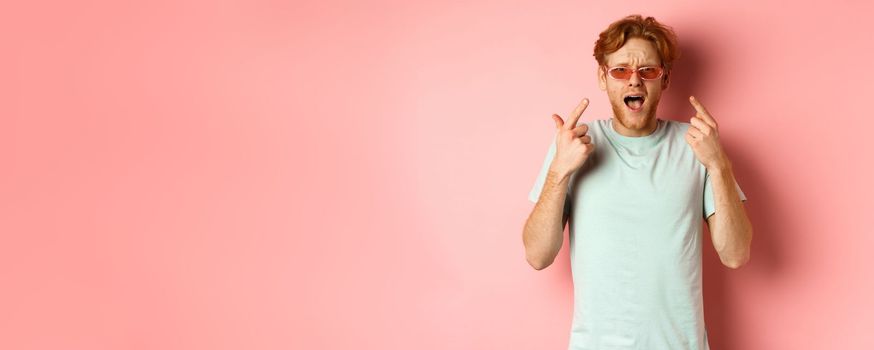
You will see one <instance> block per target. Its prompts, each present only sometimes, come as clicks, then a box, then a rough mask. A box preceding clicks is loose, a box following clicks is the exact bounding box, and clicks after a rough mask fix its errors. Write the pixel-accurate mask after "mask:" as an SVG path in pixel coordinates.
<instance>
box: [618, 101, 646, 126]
mask: <svg viewBox="0 0 874 350" xmlns="http://www.w3.org/2000/svg"><path fill="white" fill-rule="evenodd" d="M617 109H618V110H617ZM613 115H615V116H616V119H617V121H618V122H619V123H620V124H622V126H624V127H625V128H627V129H632V130H645V129H647V125H649V122H650V120H652V118H653V113H652V112H651V111H650V109H649V108H646V107H645V108H644V109H643V110H642V111H641V113H634V114H632V113H630V112H629V111H628V110H627V109H626V107H625V104H622V105H620V106H618V108H617V106H613Z"/></svg>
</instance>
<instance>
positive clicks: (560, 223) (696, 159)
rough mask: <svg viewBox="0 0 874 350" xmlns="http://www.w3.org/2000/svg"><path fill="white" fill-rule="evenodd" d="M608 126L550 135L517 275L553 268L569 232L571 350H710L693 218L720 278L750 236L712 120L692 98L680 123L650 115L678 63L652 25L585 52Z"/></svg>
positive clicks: (600, 123)
mask: <svg viewBox="0 0 874 350" xmlns="http://www.w3.org/2000/svg"><path fill="white" fill-rule="evenodd" d="M594 56H595V58H596V60H597V61H598V63H599V68H598V85H599V87H600V89H601V90H603V91H606V92H607V97H608V98H609V100H610V105H611V107H612V109H613V118H610V119H602V120H594V121H592V122H591V123H589V124H588V125H587V124H581V125H577V121H578V120H579V118H580V116H581V115H582V113H583V111H585V109H586V107H587V106H588V104H589V101H588V99H583V100H582V102H580V104H579V105H578V106H577V107H576V109H575V110H574V111H573V113H572V114H571V115H570V117H568V120H567V122H565V121H564V120H563V119H562V118H561V117H560V116H558V115H553V116H552V117H553V120H554V121H555V126H556V129H557V130H556V135H555V138H554V139H553V142H552V143H551V145H550V147H549V151H548V152H547V156H546V159H545V161H544V163H543V166H542V168H541V171H540V174H539V176H538V178H537V181H536V182H535V184H534V187H533V188H532V189H531V192H530V193H529V199H530V200H531V201H533V202H535V203H536V204H535V206H534V209H533V210H532V212H531V215H530V216H529V217H528V220H527V221H526V223H525V228H524V232H523V243H524V245H525V252H526V258H527V260H528V263H529V264H531V266H532V267H534V268H535V269H537V270H541V269H544V268H546V267H547V266H549V265H550V264H552V262H553V261H554V259H555V256H556V254H557V253H558V251H559V249H560V248H561V245H562V236H563V231H564V225H565V224H566V223H569V225H570V226H569V232H570V234H569V239H568V240H569V243H570V260H571V270H572V275H573V283H574V313H573V324H572V326H571V334H570V346H569V348H570V349H647V350H652V349H709V345H708V342H707V332H706V330H705V327H704V311H703V298H702V294H701V291H702V288H701V241H702V226H703V223H702V221H703V220H702V218H706V219H707V225H708V226H709V228H710V232H711V238H712V241H713V245H714V248H715V249H716V251H717V253H718V254H719V258H720V259H721V260H722V263H723V264H725V265H726V266H728V267H730V268H733V269H736V268H738V267H740V266H741V265H743V264H745V263H746V262H747V261H748V260H749V255H750V253H749V250H750V241H751V238H752V226H751V224H750V222H749V219H748V218H747V215H746V213H745V209H744V206H743V201H745V200H746V196H745V195H744V193H743V192H742V191H741V189H740V186H739V185H738V184H737V183H736V182H735V178H734V175H733V173H732V166H731V162H729V160H728V157H727V156H726V154H725V152H724V151H723V149H722V147H721V145H720V140H719V133H718V126H717V123H716V120H715V119H714V117H713V115H711V114H710V113H709V112H708V111H707V109H705V108H704V106H703V105H702V104H701V102H700V101H698V100H697V99H695V98H694V97H690V98H689V101H690V103H691V105H692V107H694V110H695V111H696V114H695V115H694V116H693V117H691V119H690V120H689V123H685V122H677V121H671V120H664V119H659V118H657V117H656V109H657V108H658V103H659V100H660V98H661V95H662V92H663V91H664V90H665V89H667V87H668V84H669V82H670V79H669V77H670V73H671V66H672V63H673V61H674V60H675V59H676V58H677V57H678V56H679V52H678V49H677V39H676V35H675V34H674V32H673V31H672V30H671V28H670V27H667V26H664V25H662V24H661V23H659V22H657V21H656V20H655V19H654V18H652V17H647V18H645V19H644V18H642V17H641V16H637V15H635V16H629V17H626V18H624V19H621V20H619V21H617V22H614V23H613V24H611V25H610V26H609V27H608V28H607V29H606V30H605V31H604V32H602V33H601V34H600V37H599V39H598V40H597V41H596V43H595V54H594Z"/></svg>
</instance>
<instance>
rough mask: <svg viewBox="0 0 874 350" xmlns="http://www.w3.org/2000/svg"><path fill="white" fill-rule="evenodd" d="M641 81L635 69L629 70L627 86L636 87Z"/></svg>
mask: <svg viewBox="0 0 874 350" xmlns="http://www.w3.org/2000/svg"><path fill="white" fill-rule="evenodd" d="M642 83H643V80H642V79H640V75H638V72H637V71H632V72H631V77H629V78H628V86H631V87H637V86H640V84H642Z"/></svg>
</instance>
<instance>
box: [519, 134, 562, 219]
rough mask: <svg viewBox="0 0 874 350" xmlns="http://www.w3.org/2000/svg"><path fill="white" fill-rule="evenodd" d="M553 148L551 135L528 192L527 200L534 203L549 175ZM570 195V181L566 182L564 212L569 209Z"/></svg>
mask: <svg viewBox="0 0 874 350" xmlns="http://www.w3.org/2000/svg"><path fill="white" fill-rule="evenodd" d="M555 148H556V147H555V135H553V137H552V143H551V144H550V145H549V150H548V151H547V152H546V158H545V159H544V160H543V165H541V167H540V174H538V175H537V179H536V180H535V181H534V186H533V187H531V191H530V192H528V200H530V201H532V202H534V203H537V200H538V199H540V192H541V191H543V184H544V183H545V182H546V175H547V174H548V173H549V165H550V164H552V158H553V157H555ZM570 193H571V192H570V181H568V191H567V194H566V196H565V201H564V203H565V206H564V210H565V212H567V211H568V210H569V209H570V208H569V206H570Z"/></svg>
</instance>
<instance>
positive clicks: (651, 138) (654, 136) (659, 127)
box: [607, 118, 667, 145]
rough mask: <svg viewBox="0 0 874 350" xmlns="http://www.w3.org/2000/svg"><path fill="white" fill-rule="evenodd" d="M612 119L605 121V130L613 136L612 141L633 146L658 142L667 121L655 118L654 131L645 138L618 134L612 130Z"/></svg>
mask: <svg viewBox="0 0 874 350" xmlns="http://www.w3.org/2000/svg"><path fill="white" fill-rule="evenodd" d="M613 119H614V118H610V119H608V120H607V124H609V125H607V130H608V131H609V132H610V135H611V136H613V138H614V139H616V140H618V141H620V142H622V143H624V144H634V145H652V144H655V143H656V142H658V140H659V139H661V136H662V134H664V130H665V123H667V121H665V120H662V119H659V118H656V129H655V130H654V131H653V132H651V133H650V134H649V135H645V136H625V135H622V134H620V133H619V132H618V131H616V129H614V128H613Z"/></svg>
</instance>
